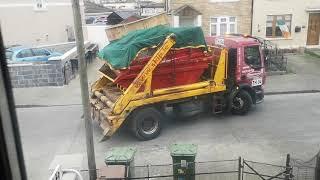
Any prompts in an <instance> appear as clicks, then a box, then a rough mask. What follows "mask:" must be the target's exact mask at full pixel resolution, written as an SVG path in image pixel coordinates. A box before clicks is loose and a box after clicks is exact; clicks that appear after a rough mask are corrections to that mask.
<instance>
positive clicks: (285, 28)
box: [252, 0, 320, 48]
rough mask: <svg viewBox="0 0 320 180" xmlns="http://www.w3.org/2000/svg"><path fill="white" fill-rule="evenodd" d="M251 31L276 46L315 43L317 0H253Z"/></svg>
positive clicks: (319, 18) (319, 24)
mask: <svg viewBox="0 0 320 180" xmlns="http://www.w3.org/2000/svg"><path fill="white" fill-rule="evenodd" d="M252 22H253V24H252V34H253V35H255V36H259V37H262V38H266V39H268V40H270V41H272V42H274V43H275V44H277V45H278V46H279V47H280V48H299V47H306V46H310V47H313V46H319V36H320V1H319V0H304V1H292V0H277V1H275V0H255V1H254V3H253V19H252Z"/></svg>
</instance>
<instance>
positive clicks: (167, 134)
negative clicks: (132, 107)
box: [17, 93, 320, 180]
mask: <svg viewBox="0 0 320 180" xmlns="http://www.w3.org/2000/svg"><path fill="white" fill-rule="evenodd" d="M319 102H320V96H319V94H318V93H314V94H292V95H273V96H267V97H266V98H265V101H264V102H263V103H262V104H260V105H258V106H256V107H255V108H254V109H253V111H252V112H250V113H249V114H248V115H246V116H232V115H219V116H210V115H199V116H197V117H194V118H191V119H187V120H186V121H175V120H172V119H170V118H169V119H168V120H167V121H166V122H165V126H164V128H163V131H162V134H161V135H160V137H158V138H156V139H154V140H151V141H146V142H141V141H137V140H136V139H135V138H134V137H131V135H130V134H129V133H127V132H126V130H125V129H122V130H121V131H120V132H118V133H116V134H115V136H113V137H112V138H111V139H110V140H109V141H105V142H102V143H99V142H98V140H99V138H100V136H101V129H100V128H99V126H98V125H97V124H96V123H95V124H94V138H95V142H96V143H95V150H96V162H97V167H99V166H101V165H103V164H104V163H103V160H104V155H105V152H106V151H107V150H108V149H109V148H111V147H116V146H135V147H137V148H138V152H137V154H136V157H135V160H136V164H138V165H142V164H162V163H170V162H171V157H170V154H169V150H168V146H169V145H170V144H172V143H175V142H186V143H195V144H197V145H198V155H197V158H196V160H197V161H206V160H221V159H233V158H237V157H239V156H242V157H244V158H246V159H249V160H254V161H261V162H269V163H282V164H283V163H284V162H285V161H284V159H285V156H286V154H287V153H290V154H291V156H292V157H295V158H299V159H309V158H310V157H312V156H313V155H314V154H315V153H317V152H318V150H319V149H320V147H319V146H320V145H319V144H320V131H319V129H320V121H319V117H320V103H319ZM17 112H18V118H19V123H20V130H21V135H22V137H21V138H22V142H23V148H24V156H25V161H26V166H27V172H28V176H29V177H30V179H33V180H42V179H46V178H47V177H48V176H49V174H48V168H49V165H50V163H51V161H52V160H53V158H54V157H55V156H56V155H60V154H76V153H83V154H85V138H84V123H83V120H81V118H80V117H81V115H82V112H81V106H78V105H73V106H61V107H59V106H53V107H38V108H19V109H17ZM84 165H85V162H84Z"/></svg>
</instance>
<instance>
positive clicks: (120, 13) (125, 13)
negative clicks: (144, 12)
mask: <svg viewBox="0 0 320 180" xmlns="http://www.w3.org/2000/svg"><path fill="white" fill-rule="evenodd" d="M113 13H115V14H117V15H118V16H120V17H121V18H122V19H127V18H128V17H130V16H134V15H137V11H115V12H113Z"/></svg>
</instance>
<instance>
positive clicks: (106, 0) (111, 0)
mask: <svg viewBox="0 0 320 180" xmlns="http://www.w3.org/2000/svg"><path fill="white" fill-rule="evenodd" d="M103 3H104V4H115V3H117V4H118V3H137V0H121V1H119V0H104V2H103Z"/></svg>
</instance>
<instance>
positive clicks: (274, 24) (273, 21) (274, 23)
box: [265, 14, 292, 38]
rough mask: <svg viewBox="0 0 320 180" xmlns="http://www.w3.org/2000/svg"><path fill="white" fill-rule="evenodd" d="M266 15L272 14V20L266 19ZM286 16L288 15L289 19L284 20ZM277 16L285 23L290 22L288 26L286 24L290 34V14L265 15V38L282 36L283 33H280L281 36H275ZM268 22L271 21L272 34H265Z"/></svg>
mask: <svg viewBox="0 0 320 180" xmlns="http://www.w3.org/2000/svg"><path fill="white" fill-rule="evenodd" d="M268 16H272V20H268ZM286 16H290V20H286ZM278 17H282V20H283V21H284V22H285V23H287V22H289V23H290V26H288V29H289V33H290V34H291V30H292V28H291V27H292V14H281V15H267V19H266V29H265V36H266V38H283V35H282V34H281V36H277V35H276V30H277V19H278ZM268 23H272V35H271V36H269V35H267V28H268V26H267V24H268Z"/></svg>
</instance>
